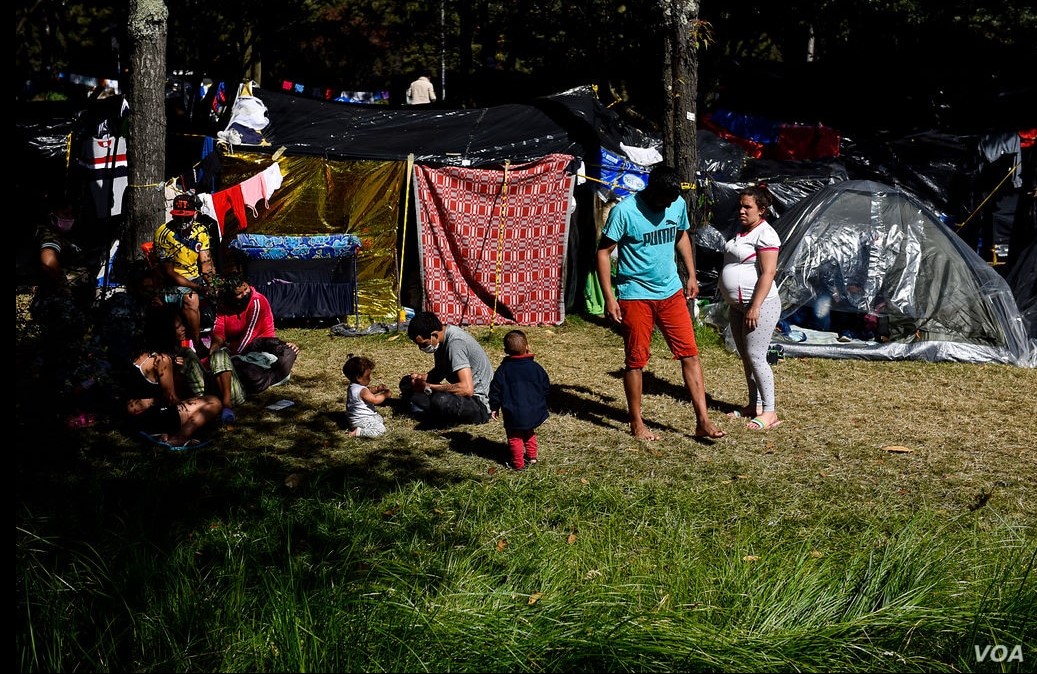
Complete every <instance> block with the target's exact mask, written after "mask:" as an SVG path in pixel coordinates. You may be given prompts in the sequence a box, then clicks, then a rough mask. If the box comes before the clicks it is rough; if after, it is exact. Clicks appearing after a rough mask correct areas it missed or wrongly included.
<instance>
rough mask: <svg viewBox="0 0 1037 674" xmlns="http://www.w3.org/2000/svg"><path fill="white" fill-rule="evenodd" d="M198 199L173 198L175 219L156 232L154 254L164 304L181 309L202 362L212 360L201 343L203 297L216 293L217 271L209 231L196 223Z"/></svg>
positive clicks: (187, 196) (184, 195)
mask: <svg viewBox="0 0 1037 674" xmlns="http://www.w3.org/2000/svg"><path fill="white" fill-rule="evenodd" d="M197 213H198V210H197V207H196V205H195V201H194V198H193V197H192V196H191V195H189V194H179V195H177V196H176V197H174V198H173V209H172V211H171V213H170V214H171V215H172V216H173V217H172V219H171V220H170V221H169V222H167V223H164V224H163V225H161V226H159V228H158V229H156V230H155V248H154V253H155V257H156V258H157V261H158V268H159V274H160V276H161V278H162V280H163V283H164V285H165V286H166V288H165V291H164V292H163V293H162V301H163V303H164V304H166V305H169V306H174V307H176V308H178V309H179V316H180V320H181V321H182V323H183V328H184V333H185V334H184V338H185V339H190V340H191V341H192V345H193V346H194V350H195V351H196V352H197V353H198V356H199V357H200V358H205V357H206V356H208V355H209V354H208V348H207V347H206V346H205V345H204V344H203V343H202V341H201V296H202V295H209V294H212V293H213V291H214V290H215V281H216V270H215V267H214V266H213V262H212V254H211V251H210V249H209V245H210V243H209V231H208V229H206V227H205V225H203V224H202V223H200V222H198V221H196V220H195V215H197Z"/></svg>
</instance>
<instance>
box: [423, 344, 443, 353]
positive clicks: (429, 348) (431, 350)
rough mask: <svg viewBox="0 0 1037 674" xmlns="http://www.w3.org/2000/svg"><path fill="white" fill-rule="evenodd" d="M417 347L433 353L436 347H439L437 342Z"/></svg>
mask: <svg viewBox="0 0 1037 674" xmlns="http://www.w3.org/2000/svg"><path fill="white" fill-rule="evenodd" d="M419 348H420V349H421V350H422V351H424V352H425V353H435V352H436V349H438V348H439V344H426V345H425V346H422V347H419Z"/></svg>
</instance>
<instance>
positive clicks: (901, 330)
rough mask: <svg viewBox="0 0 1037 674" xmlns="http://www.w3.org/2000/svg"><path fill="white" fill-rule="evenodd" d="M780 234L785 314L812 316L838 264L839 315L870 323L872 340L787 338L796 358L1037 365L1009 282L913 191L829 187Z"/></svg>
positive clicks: (787, 217) (813, 335)
mask: <svg viewBox="0 0 1037 674" xmlns="http://www.w3.org/2000/svg"><path fill="white" fill-rule="evenodd" d="M774 227H775V229H776V230H777V231H778V234H779V235H780V236H781V241H782V246H781V252H780V253H779V255H778V273H777V277H776V279H775V282H776V283H777V284H778V290H779V294H780V295H781V299H782V317H783V318H785V319H793V320H791V321H790V322H793V323H794V319H796V318H797V317H799V316H802V315H803V311H802V309H804V308H807V309H809V308H810V307H811V306H812V303H813V302H814V300H815V298H817V297H818V296H819V295H820V294H822V293H823V291H822V290H821V288H820V282H819V277H821V276H823V274H819V272H821V271H823V270H824V269H825V268H834V266H836V265H837V266H838V267H839V271H840V272H841V274H842V276H843V281H844V283H843V286H842V292H841V293H837V294H836V299H835V301H834V303H833V305H832V308H833V310H835V311H839V312H842V313H843V314H844V315H845V316H849V317H851V318H852V319H861V320H862V321H864V320H865V319H866V318H868V319H871V321H872V323H871V326H870V328H871V330H872V331H873V332H872V333H871V334H869V335H868V337H866V338H862V339H856V338H855V339H851V340H850V341H847V342H846V343H842V341H840V340H838V339H837V338H836V335H835V334H833V333H822V332H820V331H814V330H809V329H804V330H796V329H795V326H794V325H793V326H791V327H792V329H791V330H790V331H788V332H787V334H788V335H793V336H795V337H796V338H798V339H802V338H803V335H804V334H805V335H807V339H806V340H805V341H796V340H791V339H788V338H785V339H781V340H780V341H781V342H782V346H783V348H784V350H785V353H786V354H787V355H790V356H818V357H826V358H861V359H870V360H902V359H909V360H928V361H958V362H975V363H991V362H993V363H1005V364H1011V365H1017V366H1022V367H1037V342H1034V341H1033V340H1030V339H1028V337H1027V334H1026V326H1025V324H1024V321H1023V319H1022V317H1021V314H1020V312H1019V309H1018V307H1017V305H1016V301H1015V298H1014V297H1013V294H1012V290H1011V288H1010V287H1009V285H1008V283H1007V282H1006V281H1005V280H1004V278H1002V277H1001V276H1000V275H999V274H998V273H997V272H996V271H995V270H994V269H993V268H991V267H990V265H989V264H988V263H987V262H985V261H984V260H983V259H982V258H980V257H979V255H977V254H976V252H975V251H973V250H972V249H971V248H969V247H968V245H967V244H966V243H965V242H964V241H963V240H962V239H961V238H960V237H958V236H957V234H955V232H954V231H953V230H951V229H950V228H949V227H948V226H947V225H945V224H944V223H943V222H941V220H940V219H939V217H938V216H937V215H936V214H935V213H933V212H932V211H931V210H930V209H929V208H927V207H926V206H924V205H923V204H922V202H921V201H920V200H919V199H917V198H916V197H914V196H913V195H911V194H910V193H908V192H907V191H905V190H903V189H901V188H896V187H889V186H887V185H883V184H881V183H877V182H873V181H867V180H850V181H842V182H837V183H834V184H831V185H828V186H826V187H824V188H822V189H820V190H818V191H817V192H815V193H814V194H812V195H810V196H808V197H806V198H804V199H803V200H801V201H800V202H798V203H796V204H795V205H794V206H792V207H791V208H790V209H789V210H788V211H786V212H785V214H784V215H782V217H781V218H779V219H778V220H777V221H776V222H775V223H774Z"/></svg>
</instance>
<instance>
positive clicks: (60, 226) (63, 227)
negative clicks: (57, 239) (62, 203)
mask: <svg viewBox="0 0 1037 674" xmlns="http://www.w3.org/2000/svg"><path fill="white" fill-rule="evenodd" d="M75 223H76V221H75V219H74V218H57V217H56V218H54V227H55V228H56V229H57V230H58V231H59V232H61V233H62V234H65V233H67V232H68V231H69V230H70V229H72V225H74V224H75Z"/></svg>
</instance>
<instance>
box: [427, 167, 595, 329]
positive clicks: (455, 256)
mask: <svg viewBox="0 0 1037 674" xmlns="http://www.w3.org/2000/svg"><path fill="white" fill-rule="evenodd" d="M571 160H572V157H570V156H568V155H549V156H547V157H544V158H543V159H541V160H539V161H537V162H534V163H530V164H523V165H518V166H510V165H505V166H504V168H503V169H471V168H463V167H444V168H429V167H427V166H420V165H418V166H415V167H414V183H415V190H414V193H415V202H416V206H415V212H416V214H417V218H418V222H419V234H420V236H419V237H418V238H419V250H420V254H421V268H422V285H423V288H424V291H425V308H426V309H427V310H429V311H433V312H435V313H436V315H437V316H439V318H440V320H442V321H443V322H444V323H448V324H453V325H493V324H495V323H501V324H516V325H558V324H560V323H562V322H563V321H564V320H565V299H564V298H565V295H564V292H563V291H564V289H563V287H562V286H563V283H564V279H565V269H564V266H565V260H566V246H567V243H568V238H569V218H570V203H571V202H572V194H573V187H574V184H575V178H574V176H573V175H572V174H571V173H568V172H567V171H566V167H567V166H568V165H569V163H570V161H571Z"/></svg>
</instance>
